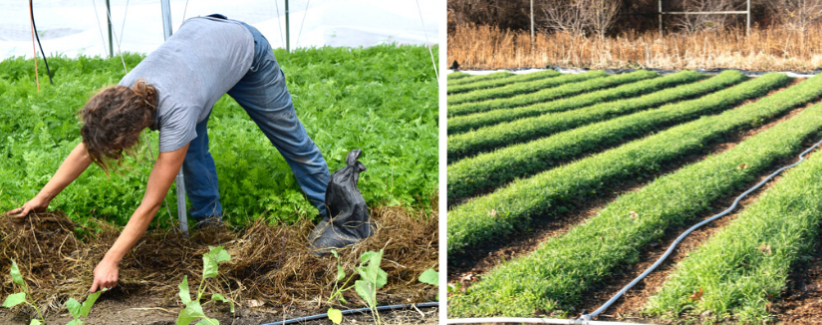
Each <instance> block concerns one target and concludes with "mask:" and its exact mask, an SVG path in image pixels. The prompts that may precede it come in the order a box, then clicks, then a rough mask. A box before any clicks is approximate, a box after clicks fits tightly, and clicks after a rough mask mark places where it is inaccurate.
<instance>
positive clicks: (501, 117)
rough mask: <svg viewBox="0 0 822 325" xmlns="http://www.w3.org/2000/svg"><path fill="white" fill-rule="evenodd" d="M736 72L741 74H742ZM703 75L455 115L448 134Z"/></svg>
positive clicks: (627, 95)
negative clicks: (509, 107)
mask: <svg viewBox="0 0 822 325" xmlns="http://www.w3.org/2000/svg"><path fill="white" fill-rule="evenodd" d="M730 71H733V70H728V71H726V72H730ZM723 73H724V72H723ZM738 75H741V73H739V74H738ZM704 77H705V75H703V74H701V73H699V72H695V71H690V70H686V71H681V72H677V73H673V74H669V75H667V76H663V77H659V78H653V79H650V80H643V81H640V82H636V83H630V84H627V85H622V86H618V87H615V88H611V89H603V90H599V91H595V92H591V93H587V94H582V95H578V96H574V97H569V98H565V99H560V100H556V101H552V102H548V103H539V104H534V105H529V106H525V107H517V108H516V109H507V108H503V109H497V110H492V111H488V112H483V113H476V114H469V115H462V116H457V117H453V118H450V119H448V134H449V135H453V134H459V133H465V132H468V131H470V130H471V129H478V128H481V127H487V126H491V125H495V124H499V123H503V122H511V121H514V120H518V119H522V118H527V117H532V116H539V115H543V114H547V113H554V112H563V111H568V110H572V109H576V108H581V107H586V106H590V105H595V104H604V103H606V102H610V101H613V100H619V99H623V98H631V97H634V96H640V95H643V94H648V93H651V92H655V91H658V90H662V89H665V88H668V87H673V86H676V85H680V84H687V83H691V82H694V81H697V80H701V79H703V78H704Z"/></svg>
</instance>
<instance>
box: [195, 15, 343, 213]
mask: <svg viewBox="0 0 822 325" xmlns="http://www.w3.org/2000/svg"><path fill="white" fill-rule="evenodd" d="M240 23H242V22H240ZM242 24H243V25H244V26H245V27H246V28H248V30H249V31H250V32H251V34H252V35H253V36H254V60H253V62H252V63H251V68H250V69H249V71H248V72H247V73H246V75H245V76H244V77H243V78H242V79H240V81H239V82H238V83H237V84H236V85H234V87H233V88H231V90H229V91H228V95H229V96H231V97H232V98H234V100H236V101H237V103H238V104H240V106H242V107H243V109H245V111H246V112H247V113H248V115H249V116H251V119H252V120H254V122H255V123H257V126H259V127H260V129H261V130H262V131H263V133H264V134H265V135H266V137H268V140H270V141H271V144H273V145H274V147H276V148H277V150H279V152H280V154H281V155H282V156H283V158H285V161H286V162H287V163H288V166H290V167H291V171H292V172H293V173H294V177H296V178H297V183H299V184H300V187H301V188H302V190H303V191H304V192H305V194H306V195H307V196H308V199H309V201H310V202H311V204H313V205H314V206H315V207H317V209H318V210H319V211H320V214H321V215H322V216H325V214H326V210H325V190H326V188H327V186H328V179H329V177H330V176H331V175H330V174H329V172H328V165H327V164H326V162H325V158H323V156H322V153H320V149H319V148H317V145H316V144H314V141H312V140H311V138H309V137H308V134H307V133H306V132H305V127H303V125H302V123H300V120H299V119H297V114H296V112H295V111H294V104H293V103H292V101H291V94H290V93H289V92H288V88H286V85H285V74H284V73H283V71H282V70H281V69H280V65H279V64H278V63H277V59H276V58H275V57H274V52H273V51H272V49H271V45H270V44H269V43H268V40H266V39H265V37H263V35H262V34H260V32H259V31H258V30H257V29H256V28H254V27H252V26H249V25H247V24H245V23H242ZM207 124H208V118H206V119H205V120H203V121H202V122H200V123H198V124H197V129H196V130H197V138H195V139H194V140H192V141H191V143H190V144H189V147H188V152H187V153H186V158H185V161H184V162H183V173H184V175H185V183H186V194H188V199H189V200H190V201H191V204H192V208H191V217H192V218H194V219H196V220H197V221H198V222H203V221H205V220H206V219H208V218H211V217H220V216H221V215H222V211H223V207H222V206H221V205H220V194H219V192H218V182H217V169H216V168H215V166H214V158H212V157H211V153H210V152H209V150H208V130H207V127H206V125H207Z"/></svg>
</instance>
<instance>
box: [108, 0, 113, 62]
mask: <svg viewBox="0 0 822 325" xmlns="http://www.w3.org/2000/svg"><path fill="white" fill-rule="evenodd" d="M106 19H107V20H108V57H114V43H112V41H111V0H106Z"/></svg>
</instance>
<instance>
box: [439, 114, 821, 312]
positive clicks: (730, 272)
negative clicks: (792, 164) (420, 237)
mask: <svg viewBox="0 0 822 325" xmlns="http://www.w3.org/2000/svg"><path fill="white" fill-rule="evenodd" d="M756 106H760V107H761V106H762V105H756V104H754V105H749V107H746V108H741V109H740V110H744V111H747V113H751V112H752V109H753V110H756V109H757V108H756ZM762 109H763V110H767V108H762ZM754 113H755V112H754ZM723 115H724V116H722V117H728V118H730V119H737V121H740V120H739V119H738V118H739V117H742V116H744V115H746V114H745V113H736V112H735V111H731V112H728V113H727V114H723ZM753 115H756V114H753ZM769 115H770V114H769ZM722 117H720V118H716V119H714V118H709V119H705V120H711V121H710V122H712V123H715V124H725V125H726V126H724V127H718V128H715V129H714V130H705V129H702V128H701V127H700V128H694V127H695V126H703V125H705V124H706V123H705V122H703V121H697V122H694V123H692V125H690V126H685V127H682V128H679V130H671V131H670V132H665V134H664V135H662V136H660V137H657V139H655V141H653V142H655V143H654V144H652V143H647V145H648V146H647V147H645V148H643V149H644V150H648V151H651V150H656V148H654V147H658V146H666V145H668V143H669V142H668V141H659V140H663V139H665V140H669V141H676V140H674V139H682V140H683V141H693V140H695V141H694V142H692V144H697V145H698V144H699V143H700V142H702V141H701V140H697V139H696V138H698V137H693V136H692V134H693V133H694V132H703V131H707V132H711V131H715V130H721V129H726V128H727V126H730V125H732V124H737V123H735V122H732V121H730V120H728V121H720V120H722V119H723V118H722ZM749 117H750V116H749ZM749 121H750V120H748V122H749ZM820 128H822V105H816V106H814V107H813V108H810V109H807V110H805V111H803V112H802V113H801V114H799V115H798V116H796V117H794V118H792V119H790V120H789V121H787V122H785V123H782V124H779V125H777V126H776V127H774V128H771V129H769V130H767V131H766V132H763V133H760V134H759V135H756V136H755V137H753V138H750V139H748V140H745V141H743V142H742V143H740V144H739V145H737V146H735V147H734V148H733V149H731V150H728V151H726V152H724V153H722V154H719V155H715V156H710V157H708V158H706V159H705V160H702V161H700V162H698V163H695V164H692V165H689V166H686V167H684V168H682V169H680V170H678V171H676V172H675V173H673V174H669V175H666V176H663V177H660V178H659V179H657V180H655V181H653V182H652V183H650V184H648V185H647V186H645V187H643V188H642V189H640V190H638V191H635V192H630V193H628V194H625V195H623V196H621V197H619V198H618V199H616V200H615V201H614V202H612V203H610V204H608V206H606V207H605V208H604V209H602V211H601V212H600V213H598V214H597V215H596V216H594V217H593V218H591V219H589V220H588V221H586V222H585V223H583V224H581V225H579V226H577V227H574V228H573V229H571V231H569V232H568V233H567V234H566V235H562V236H560V237H556V238H553V239H550V240H548V241H547V242H545V243H544V244H543V245H542V246H540V248H539V249H537V250H536V251H534V252H533V253H531V254H529V255H527V256H524V257H521V258H518V259H515V260H513V261H511V262H509V263H506V264H505V265H503V266H502V267H500V268H498V269H496V270H494V271H492V272H491V273H490V274H486V275H485V276H484V277H483V281H481V282H479V283H477V284H475V285H474V286H472V287H471V292H470V293H469V294H468V295H465V296H459V297H456V298H455V299H453V300H452V304H451V305H450V306H449V307H450V308H449V309H450V310H451V311H452V312H453V313H454V314H455V315H459V316H468V315H471V316H482V315H497V314H505V315H518V316H526V315H529V316H530V315H532V313H533V312H534V310H536V309H543V310H547V311H551V310H556V309H565V308H567V307H568V306H569V305H571V304H574V303H576V302H578V301H579V298H580V297H581V295H582V294H583V293H584V292H585V291H586V290H589V289H591V288H592V287H593V286H595V285H597V284H599V283H601V282H602V281H603V280H604V279H606V278H607V277H608V276H609V275H611V274H612V273H614V271H615V269H616V268H617V266H619V265H624V264H634V263H636V262H637V261H638V259H639V255H640V252H641V251H642V249H643V247H646V246H647V245H649V244H651V243H652V242H655V241H658V240H660V239H661V238H662V237H663V236H664V235H665V233H666V229H669V228H672V227H676V226H682V225H684V224H688V223H691V222H693V221H694V220H695V219H697V218H698V217H699V216H701V215H702V214H704V213H705V212H707V211H710V210H711V208H712V207H711V204H712V203H713V202H716V201H717V200H718V199H720V198H722V197H724V196H725V194H726V193H728V192H733V191H738V190H741V189H742V187H743V186H744V185H745V184H746V183H748V182H750V181H752V180H754V179H755V178H756V177H757V176H759V173H761V172H762V171H763V170H765V169H767V168H769V167H770V166H772V165H773V164H774V163H776V162H778V161H779V160H780V159H783V158H788V157H790V156H791V155H793V154H795V153H797V152H799V151H800V147H801V145H802V142H803V140H804V139H806V138H808V136H809V135H811V134H814V133H816V131H818V130H819V129H820ZM720 132H721V131H720ZM689 138H693V140H691V139H689ZM646 142H647V141H646ZM678 145H679V144H671V146H674V147H676V146H678ZM643 162H648V161H642V162H641V163H643ZM651 163H653V162H651ZM819 176H820V175H819V174H818V173H817V178H816V179H815V180H811V179H808V180H807V182H808V183H806V184H810V183H819V182H818V180H819ZM815 188H816V189H817V191H816V192H817V193H819V190H822V187H821V186H815ZM797 189H802V187H798V188H797ZM791 194H793V195H797V194H798V195H802V194H804V193H803V191H801V190H799V191H797V190H796V189H794V193H791ZM806 198H808V199H809V200H814V201H816V202H815V203H814V204H810V205H808V206H807V207H808V208H811V207H813V208H816V210H817V211H814V212H815V214H816V215H818V208H819V207H822V204H821V203H822V201H820V200H819V198H820V196H819V195H810V196H806ZM780 202H781V203H788V202H787V200H782V201H780ZM782 206H783V207H784V208H785V209H778V210H779V211H770V212H772V213H770V214H769V215H768V216H770V218H771V219H774V220H788V219H792V218H788V217H787V216H789V215H795V214H786V212H787V211H788V209H789V208H790V205H789V204H783V205H782ZM794 208H799V207H797V206H794ZM779 212H781V213H779ZM800 214H803V213H801V212H800ZM774 216H783V217H774ZM811 219H812V218H807V220H805V222H802V223H799V224H797V225H795V227H792V228H802V227H806V228H805V229H811V228H813V225H815V224H816V221H818V220H816V219H814V220H813V221H811ZM808 221H811V222H808ZM759 223H760V224H761V226H753V225H751V224H748V226H750V227H748V228H739V229H745V231H748V230H751V229H770V230H769V231H767V232H768V233H771V234H780V233H781V230H782V229H784V228H782V227H779V226H778V225H780V224H783V223H790V222H785V221H782V222H779V221H775V222H773V223H772V225H773V226H774V227H772V228H762V226H765V224H766V223H767V222H761V221H760V222H759ZM793 230H796V229H793ZM747 233H749V234H750V232H747ZM762 234H764V233H759V234H750V235H749V236H726V237H727V238H729V239H730V238H733V239H731V240H730V241H725V242H724V243H723V244H722V245H724V246H722V245H717V246H715V247H716V248H717V249H715V250H714V251H713V252H714V254H713V255H711V256H710V257H708V258H709V259H710V261H709V262H708V264H711V263H713V265H716V264H722V262H720V261H731V263H725V264H732V265H733V267H730V266H729V267H727V268H716V267H714V268H711V269H708V271H707V272H706V271H705V268H704V267H705V266H708V265H705V264H706V263H700V264H692V265H691V266H693V267H692V268H690V269H689V271H691V272H692V273H696V274H694V276H693V277H692V278H689V280H691V281H689V282H687V284H688V285H685V286H682V285H680V286H677V287H684V288H682V289H683V290H679V291H676V292H674V293H673V294H672V295H671V298H672V299H676V301H677V302H684V301H687V300H688V299H687V296H689V295H691V294H693V292H694V291H693V290H697V289H699V288H704V289H706V291H705V292H706V293H705V296H703V297H702V300H700V301H703V302H704V301H707V300H706V298H707V297H706V296H707V295H708V294H709V293H711V292H710V291H709V290H710V289H712V288H715V287H713V286H709V283H715V282H716V281H717V280H718V279H722V278H727V279H734V280H738V281H740V282H746V280H747V277H746V276H745V275H743V274H737V272H734V270H750V268H745V267H742V263H741V262H743V260H746V259H745V258H743V257H742V256H738V255H736V254H733V253H731V252H729V251H728V248H729V247H742V246H744V247H746V248H745V251H746V252H748V253H750V254H752V255H755V256H757V258H758V257H761V256H763V254H762V253H761V252H757V245H758V244H759V243H762V242H763V240H764V241H767V242H769V243H773V245H774V246H773V248H774V249H775V250H774V252H777V251H779V252H782V251H784V250H779V249H777V247H779V248H782V247H785V248H786V249H785V250H790V251H792V249H791V247H795V245H797V243H796V242H785V243H784V246H783V245H782V244H777V243H779V242H780V240H777V239H775V238H774V240H773V241H769V240H767V239H763V238H762V237H757V236H752V235H762ZM786 235H787V234H786ZM794 237H805V236H784V237H782V238H783V239H787V238H794ZM734 241H736V242H738V243H737V244H732V242H734ZM757 253H759V254H757ZM776 255H779V254H778V253H777V254H774V255H773V257H776ZM696 265H698V266H696ZM679 271H684V270H683V269H682V268H679V269H678V273H680V272H679ZM713 271H715V272H713ZM743 272H744V271H741V272H739V273H743ZM744 273H748V272H744ZM781 275H784V272H783V273H782V274H781ZM777 278H778V277H777ZM677 280H678V279H677ZM772 280H773V279H772ZM782 280H784V277H783V278H782ZM709 288H710V289H709ZM692 289H693V290H692ZM689 290H690V291H689ZM773 293H774V294H778V293H779V291H778V290H776V291H775V292H773ZM715 294H716V295H717V296H722V297H726V299H729V300H733V299H739V298H742V297H751V296H747V295H746V294H745V293H742V292H729V291H723V292H722V293H721V294H720V293H719V292H716V293H715ZM729 297H732V298H729ZM755 297H756V298H761V295H756V296H755ZM751 298H753V297H751ZM668 307H670V306H668Z"/></svg>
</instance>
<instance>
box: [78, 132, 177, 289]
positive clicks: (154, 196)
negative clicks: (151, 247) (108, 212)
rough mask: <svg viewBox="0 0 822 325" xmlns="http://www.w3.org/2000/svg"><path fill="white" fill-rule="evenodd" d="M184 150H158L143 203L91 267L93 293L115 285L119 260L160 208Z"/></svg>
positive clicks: (143, 231)
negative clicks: (101, 256) (106, 250)
mask: <svg viewBox="0 0 822 325" xmlns="http://www.w3.org/2000/svg"><path fill="white" fill-rule="evenodd" d="M186 151H188V145H186V146H185V147H183V148H180V149H178V150H176V151H171V152H163V153H160V157H159V158H157V162H155V164H154V168H153V169H152V170H151V175H150V176H149V178H148V186H147V187H146V194H145V196H144V197H143V202H142V203H140V206H139V207H138V208H137V210H136V211H134V214H133V215H132V216H131V219H129V221H128V224H126V227H125V228H124V229H123V232H122V233H121V234H120V237H119V238H117V241H115V242H114V245H112V246H111V248H110V249H109V250H108V253H106V256H105V257H103V260H102V261H100V263H99V264H97V267H96V268H94V283H92V285H91V290H90V292H96V291H97V290H98V289H103V288H112V287H114V286H115V285H117V277H118V266H119V264H120V261H121V260H122V259H123V256H125V255H126V253H128V251H129V250H131V248H132V247H134V245H135V244H137V241H138V240H139V239H140V237H142V236H143V234H144V233H145V232H146V229H148V225H149V224H150V223H151V220H152V219H154V215H155V214H157V211H158V210H160V205H161V204H162V202H163V198H165V196H166V193H168V189H169V188H171V183H173V182H174V177H175V176H177V172H178V171H179V170H180V167H181V166H182V165H183V160H185V156H186Z"/></svg>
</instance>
